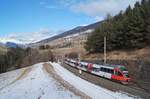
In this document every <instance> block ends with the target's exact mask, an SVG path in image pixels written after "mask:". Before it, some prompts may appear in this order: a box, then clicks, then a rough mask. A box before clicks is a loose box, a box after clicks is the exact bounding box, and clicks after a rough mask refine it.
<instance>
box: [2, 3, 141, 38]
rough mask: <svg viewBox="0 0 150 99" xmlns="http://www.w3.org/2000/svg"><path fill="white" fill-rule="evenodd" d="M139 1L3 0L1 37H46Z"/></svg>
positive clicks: (92, 20)
mask: <svg viewBox="0 0 150 99" xmlns="http://www.w3.org/2000/svg"><path fill="white" fill-rule="evenodd" d="M136 1H140V0H0V40H2V39H3V40H4V39H22V38H26V39H27V40H28V38H29V40H31V41H32V40H33V41H34V39H37V38H36V37H38V39H44V38H46V37H50V36H52V35H56V34H58V33H61V32H60V31H65V30H69V29H71V28H74V27H76V26H80V25H87V24H91V23H94V22H97V21H99V20H102V19H104V18H105V16H106V14H107V13H110V14H112V15H115V14H116V13H118V12H119V11H120V10H124V9H125V8H126V7H127V6H128V5H129V4H130V5H131V6H133V4H134V3H135V2H136ZM33 34H34V36H33V37H34V38H33V37H32V36H31V35H33ZM31 37H32V38H31ZM40 37H41V38H40Z"/></svg>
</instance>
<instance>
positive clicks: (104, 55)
mask: <svg viewBox="0 0 150 99" xmlns="http://www.w3.org/2000/svg"><path fill="white" fill-rule="evenodd" d="M106 60H107V59H106V36H104V64H106Z"/></svg>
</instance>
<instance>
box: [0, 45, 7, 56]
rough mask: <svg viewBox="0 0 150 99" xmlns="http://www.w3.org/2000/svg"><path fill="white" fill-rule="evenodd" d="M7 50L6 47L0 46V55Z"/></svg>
mask: <svg viewBox="0 0 150 99" xmlns="http://www.w3.org/2000/svg"><path fill="white" fill-rule="evenodd" d="M6 52H7V48H6V47H5V46H0V55H4V54H5V53H6Z"/></svg>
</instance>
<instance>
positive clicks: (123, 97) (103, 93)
mask: <svg viewBox="0 0 150 99" xmlns="http://www.w3.org/2000/svg"><path fill="white" fill-rule="evenodd" d="M50 64H52V65H53V67H54V68H55V71H56V72H57V73H58V74H59V75H60V76H61V77H62V78H63V79H64V80H66V81H67V82H69V83H70V84H72V85H73V86H75V87H76V88H77V89H79V90H80V91H82V92H84V93H86V94H87V95H89V96H90V97H92V98H93V99H104V98H105V99H133V97H129V96H128V95H127V94H123V93H119V92H112V91H109V90H107V89H104V88H101V87H99V86H97V85H94V84H92V83H89V82H87V81H85V80H83V79H81V78H79V77H77V76H75V75H74V74H73V73H71V72H69V71H68V70H66V69H65V68H63V67H62V66H60V65H59V64H57V63H50Z"/></svg>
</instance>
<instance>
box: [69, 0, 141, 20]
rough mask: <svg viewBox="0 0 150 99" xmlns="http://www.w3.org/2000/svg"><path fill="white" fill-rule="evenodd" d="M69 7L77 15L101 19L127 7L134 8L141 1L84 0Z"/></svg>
mask: <svg viewBox="0 0 150 99" xmlns="http://www.w3.org/2000/svg"><path fill="white" fill-rule="evenodd" d="M85 1H86V2H79V3H76V4H74V5H72V6H71V9H72V10H73V11H74V12H77V13H84V14H86V15H88V16H92V17H95V18H96V19H99V18H103V17H105V16H106V14H108V13H109V14H111V15H115V14H117V13H119V11H120V10H125V9H126V8H127V7H128V6H129V5H131V6H132V7H133V6H134V4H135V2H136V1H141V0H85Z"/></svg>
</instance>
